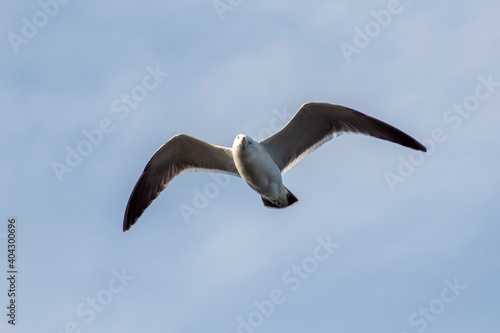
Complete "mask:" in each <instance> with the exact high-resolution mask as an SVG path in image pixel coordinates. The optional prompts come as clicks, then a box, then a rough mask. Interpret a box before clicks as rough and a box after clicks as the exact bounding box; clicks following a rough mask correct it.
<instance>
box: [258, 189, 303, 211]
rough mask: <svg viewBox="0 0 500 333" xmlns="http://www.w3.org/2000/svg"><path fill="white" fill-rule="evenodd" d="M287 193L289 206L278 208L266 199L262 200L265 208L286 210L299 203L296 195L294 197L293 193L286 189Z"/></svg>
mask: <svg viewBox="0 0 500 333" xmlns="http://www.w3.org/2000/svg"><path fill="white" fill-rule="evenodd" d="M285 192H286V199H287V201H288V202H287V205H286V206H281V207H280V206H278V205H277V204H275V203H273V202H272V201H270V200H269V199H266V198H264V197H261V198H262V203H263V204H264V206H266V207H269V208H286V207H288V206H291V205H293V204H295V203H297V202H298V201H299V199H297V197H296V196H295V195H293V193H292V192H290V191H289V190H288V189H287V188H286V187H285Z"/></svg>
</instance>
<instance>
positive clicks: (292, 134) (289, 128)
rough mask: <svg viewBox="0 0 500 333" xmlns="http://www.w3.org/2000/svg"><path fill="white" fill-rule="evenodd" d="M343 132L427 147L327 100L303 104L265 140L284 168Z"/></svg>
mask: <svg viewBox="0 0 500 333" xmlns="http://www.w3.org/2000/svg"><path fill="white" fill-rule="evenodd" d="M342 133H360V134H366V135H369V136H373V137H376V138H379V139H382V140H387V141H391V142H394V143H397V144H400V145H403V146H406V147H409V148H413V149H417V150H421V151H426V148H425V147H424V146H423V145H422V144H420V143H419V142H418V141H417V140H415V139H413V138H412V137H410V136H409V135H407V134H406V133H404V132H402V131H400V130H398V129H397V128H395V127H393V126H391V125H389V124H386V123H384V122H383V121H380V120H378V119H375V118H372V117H370V116H367V115H365V114H363V113H361V112H358V111H356V110H352V109H349V108H346V107H343V106H340V105H334V104H328V103H307V104H304V105H303V106H302V107H301V108H300V109H299V111H297V113H296V114H295V116H294V117H293V118H292V119H291V120H290V121H289V122H288V124H286V125H285V127H283V128H282V129H281V130H280V131H279V132H278V133H276V134H274V135H273V136H271V137H269V138H267V139H265V140H263V141H262V142H261V143H262V144H264V146H265V147H266V149H267V150H268V152H269V153H270V154H271V157H272V158H273V159H274V161H275V162H276V164H277V165H278V166H279V168H280V169H281V171H282V172H286V171H287V170H288V169H290V168H291V167H292V166H293V165H294V164H295V163H297V162H298V161H299V160H300V159H301V158H303V157H304V156H305V155H307V154H308V153H310V152H312V151H314V150H315V149H317V148H318V147H319V146H321V145H322V144H323V143H325V142H327V141H329V140H331V139H332V138H334V137H335V136H338V135H340V134H342Z"/></svg>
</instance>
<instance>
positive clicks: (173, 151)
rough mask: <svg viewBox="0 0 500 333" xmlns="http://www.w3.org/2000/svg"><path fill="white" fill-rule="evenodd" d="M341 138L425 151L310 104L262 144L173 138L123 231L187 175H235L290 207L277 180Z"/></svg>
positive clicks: (143, 183) (270, 203)
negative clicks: (359, 136) (362, 136)
mask: <svg viewBox="0 0 500 333" xmlns="http://www.w3.org/2000/svg"><path fill="white" fill-rule="evenodd" d="M343 133H360V134H365V135H369V136H372V137H375V138H378V139H382V140H387V141H391V142H394V143H397V144H400V145H403V146H406V147H409V148H412V149H415V150H420V151H424V152H425V151H427V149H426V148H425V147H424V146H423V145H422V144H421V143H419V142H418V141H417V140H415V139H413V138H412V137H410V136H409V135H408V134H406V133H403V132H402V131H400V130H398V129H397V128H395V127H393V126H391V125H389V124H386V123H384V122H382V121H380V120H378V119H375V118H373V117H370V116H367V115H365V114H363V113H361V112H359V111H356V110H353V109H350V108H347V107H344V106H340V105H335V104H328V103H315V102H312V103H306V104H304V105H302V107H301V108H300V109H299V110H298V111H297V113H295V115H294V116H293V117H292V119H291V120H290V121H289V122H288V123H287V124H286V125H285V126H284V127H283V128H282V129H281V130H280V131H279V132H277V133H275V134H274V135H272V136H270V137H269V138H267V139H265V140H262V141H255V140H253V139H252V138H251V137H249V136H247V135H244V134H239V135H238V136H237V137H236V139H235V140H234V142H233V146H232V148H227V147H222V146H217V145H214V144H211V143H208V142H205V141H201V140H198V139H195V138H193V137H191V136H188V135H185V134H178V135H176V136H174V137H172V138H171V139H170V140H168V141H167V142H165V143H164V144H163V145H162V146H161V147H160V148H159V149H158V150H157V151H156V152H155V153H154V155H153V156H152V157H151V159H150V160H149V162H148V164H147V165H146V167H145V168H144V171H143V172H142V175H141V176H140V177H139V180H138V181H137V183H136V185H135V187H134V189H133V190H132V194H131V195H130V199H129V201H128V204H127V208H126V210H125V217H124V220H123V231H126V230H128V229H130V227H131V226H132V225H133V224H134V223H135V222H136V221H137V219H138V218H139V217H140V216H141V214H142V213H143V212H144V210H145V209H146V208H147V207H148V206H149V205H150V204H151V202H152V201H153V200H154V199H155V198H156V197H157V196H158V195H159V194H160V192H161V191H163V190H164V189H165V188H166V187H167V185H168V184H169V183H170V181H172V179H173V178H174V177H175V176H177V175H178V174H180V173H182V172H186V171H207V172H219V173H226V174H230V175H233V176H238V177H241V178H242V179H243V180H244V181H245V182H246V183H247V184H248V185H249V186H250V188H252V189H253V190H254V191H255V192H257V193H258V194H259V195H260V196H261V198H262V202H263V204H264V206H266V207H270V208H285V207H288V206H291V205H293V204H295V203H297V201H298V199H297V197H295V195H293V194H292V192H290V191H289V190H288V189H287V188H286V187H285V186H284V185H283V181H282V178H281V175H282V174H284V173H285V172H286V171H287V170H289V169H290V168H291V167H293V166H294V165H295V163H297V162H298V161H300V160H301V159H302V158H303V157H305V156H306V155H307V154H309V153H311V152H312V151H314V150H315V149H317V148H318V147H319V146H321V145H322V144H324V143H325V142H327V141H329V140H331V139H332V138H334V137H336V136H338V135H340V134H343Z"/></svg>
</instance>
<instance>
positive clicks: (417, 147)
mask: <svg viewBox="0 0 500 333" xmlns="http://www.w3.org/2000/svg"><path fill="white" fill-rule="evenodd" d="M405 146H407V147H408V148H411V149H415V150H419V151H423V152H424V153H426V152H427V148H426V147H425V146H424V145H423V144H421V143H420V142H418V141H417V140H415V139H413V138H412V142H411V143H410V144H408V145H405Z"/></svg>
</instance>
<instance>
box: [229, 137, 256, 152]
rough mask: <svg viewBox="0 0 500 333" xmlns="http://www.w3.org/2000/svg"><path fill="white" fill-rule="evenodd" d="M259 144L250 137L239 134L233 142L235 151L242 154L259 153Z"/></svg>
mask: <svg viewBox="0 0 500 333" xmlns="http://www.w3.org/2000/svg"><path fill="white" fill-rule="evenodd" d="M257 145H258V142H256V141H255V140H254V139H252V138H251V137H249V136H248V135H244V134H238V136H236V139H234V142H233V150H235V151H238V152H241V153H251V152H255V151H257V149H258V147H257Z"/></svg>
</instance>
